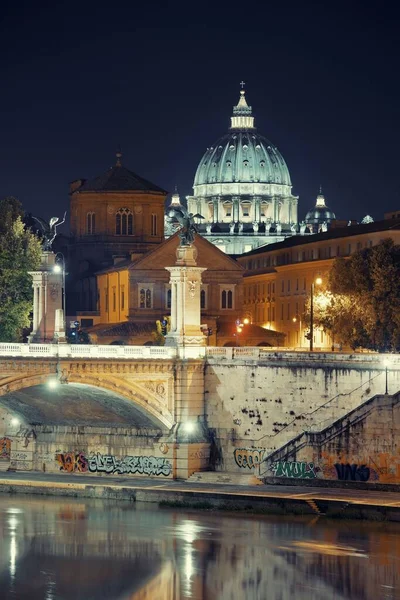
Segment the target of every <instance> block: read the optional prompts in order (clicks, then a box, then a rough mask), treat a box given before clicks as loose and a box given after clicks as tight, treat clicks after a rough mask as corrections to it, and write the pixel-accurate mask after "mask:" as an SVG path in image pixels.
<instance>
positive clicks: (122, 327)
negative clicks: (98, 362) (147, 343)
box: [89, 320, 156, 337]
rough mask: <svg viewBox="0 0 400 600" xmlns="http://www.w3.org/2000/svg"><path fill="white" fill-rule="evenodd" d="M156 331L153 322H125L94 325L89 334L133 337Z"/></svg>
mask: <svg viewBox="0 0 400 600" xmlns="http://www.w3.org/2000/svg"><path fill="white" fill-rule="evenodd" d="M155 330H156V323H155V320H154V321H136V322H133V321H125V322H123V323H115V324H110V325H101V324H100V325H96V326H95V327H91V328H90V330H89V333H95V334H96V335H97V336H98V337H113V336H121V337H130V336H135V335H151V334H152V332H153V331H155Z"/></svg>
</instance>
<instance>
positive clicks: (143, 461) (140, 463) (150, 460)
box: [88, 453, 172, 477]
mask: <svg viewBox="0 0 400 600" xmlns="http://www.w3.org/2000/svg"><path fill="white" fill-rule="evenodd" d="M88 464H89V471H90V472H91V473H107V474H121V475H125V474H132V475H134V474H136V473H138V474H139V475H157V476H158V475H164V476H165V477H168V475H170V474H171V471H172V465H171V462H170V461H169V460H167V459H166V458H156V457H155V456H124V457H123V458H115V456H111V455H110V454H99V453H97V454H95V455H94V456H91V457H90V458H89V460H88Z"/></svg>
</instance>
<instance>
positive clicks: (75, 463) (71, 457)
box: [56, 452, 88, 473]
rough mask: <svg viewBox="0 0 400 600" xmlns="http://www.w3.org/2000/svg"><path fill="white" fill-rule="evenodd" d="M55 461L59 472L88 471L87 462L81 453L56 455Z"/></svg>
mask: <svg viewBox="0 0 400 600" xmlns="http://www.w3.org/2000/svg"><path fill="white" fill-rule="evenodd" d="M56 461H57V463H58V464H59V465H60V471H65V472H66V473H86V472H87V470H88V461H87V459H86V456H85V455H84V454H82V452H62V453H60V454H56Z"/></svg>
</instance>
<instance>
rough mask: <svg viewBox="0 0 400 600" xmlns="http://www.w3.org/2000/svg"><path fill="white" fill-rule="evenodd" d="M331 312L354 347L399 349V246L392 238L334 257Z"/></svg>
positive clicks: (341, 335)
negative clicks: (352, 252)
mask: <svg viewBox="0 0 400 600" xmlns="http://www.w3.org/2000/svg"><path fill="white" fill-rule="evenodd" d="M329 289H330V292H331V293H332V296H333V298H334V301H333V303H332V304H331V305H330V306H329V308H328V315H329V317H330V318H333V319H334V321H335V328H336V329H337V333H338V336H339V338H340V340H341V341H342V342H343V343H345V344H348V345H350V346H351V347H352V348H357V347H359V346H362V347H364V348H369V349H371V350H378V351H380V352H385V351H399V350H400V246H396V245H395V244H394V243H393V240H391V239H387V240H383V241H382V242H381V243H380V244H378V245H376V246H373V247H371V248H367V249H364V250H360V251H358V252H356V253H355V254H353V255H352V256H351V257H350V258H348V259H343V258H338V259H336V260H335V262H334V264H333V267H332V269H331V272H330V276H329Z"/></svg>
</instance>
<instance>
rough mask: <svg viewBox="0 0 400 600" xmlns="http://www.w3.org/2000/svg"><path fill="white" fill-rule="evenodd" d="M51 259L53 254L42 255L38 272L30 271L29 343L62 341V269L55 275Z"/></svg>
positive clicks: (53, 260) (63, 327)
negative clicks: (31, 301) (31, 294)
mask: <svg viewBox="0 0 400 600" xmlns="http://www.w3.org/2000/svg"><path fill="white" fill-rule="evenodd" d="M55 259H56V255H55V254H54V253H53V252H46V251H45V252H42V260H41V264H40V267H39V270H38V271H32V272H30V275H31V276H32V280H33V281H32V286H33V329H32V333H31V334H30V336H29V341H30V342H35V343H41V342H53V341H58V342H65V325H64V311H63V297H64V293H65V292H64V272H63V270H64V266H63V269H62V270H61V272H56V271H55V269H54V267H55Z"/></svg>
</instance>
